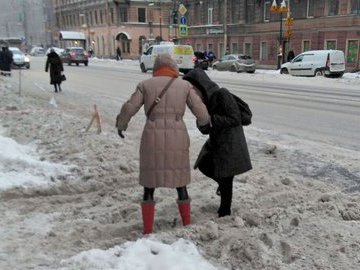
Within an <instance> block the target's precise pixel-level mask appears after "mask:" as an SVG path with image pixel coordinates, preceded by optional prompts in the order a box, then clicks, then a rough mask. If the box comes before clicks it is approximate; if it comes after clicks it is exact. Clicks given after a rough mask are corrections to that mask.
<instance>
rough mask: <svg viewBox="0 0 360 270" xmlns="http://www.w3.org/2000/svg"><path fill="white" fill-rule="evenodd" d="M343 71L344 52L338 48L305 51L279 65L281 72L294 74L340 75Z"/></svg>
mask: <svg viewBox="0 0 360 270" xmlns="http://www.w3.org/2000/svg"><path fill="white" fill-rule="evenodd" d="M344 72H345V57H344V52H343V51H339V50H316V51H307V52H303V53H301V54H299V55H297V56H296V57H295V58H294V59H293V60H292V61H291V62H287V63H285V64H282V65H281V70H280V73H281V74H291V75H294V76H322V75H325V76H326V77H341V76H342V75H343V74H344Z"/></svg>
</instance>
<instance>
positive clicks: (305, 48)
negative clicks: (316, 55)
mask: <svg viewBox="0 0 360 270" xmlns="http://www.w3.org/2000/svg"><path fill="white" fill-rule="evenodd" d="M302 51H303V52H306V51H310V40H303V41H302Z"/></svg>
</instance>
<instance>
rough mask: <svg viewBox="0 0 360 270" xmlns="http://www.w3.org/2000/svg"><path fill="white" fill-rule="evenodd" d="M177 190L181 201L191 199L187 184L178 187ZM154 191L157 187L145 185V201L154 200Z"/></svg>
mask: <svg viewBox="0 0 360 270" xmlns="http://www.w3.org/2000/svg"><path fill="white" fill-rule="evenodd" d="M176 191H177V193H178V199H179V201H184V200H188V199H189V194H188V192H187V189H186V186H183V187H177V188H176ZM154 192H155V188H147V187H144V197H143V200H144V201H153V200H154Z"/></svg>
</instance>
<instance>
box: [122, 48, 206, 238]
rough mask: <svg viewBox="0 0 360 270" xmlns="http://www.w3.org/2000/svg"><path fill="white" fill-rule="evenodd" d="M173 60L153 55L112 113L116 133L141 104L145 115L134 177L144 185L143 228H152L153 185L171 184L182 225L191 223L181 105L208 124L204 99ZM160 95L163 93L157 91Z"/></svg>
mask: <svg viewBox="0 0 360 270" xmlns="http://www.w3.org/2000/svg"><path fill="white" fill-rule="evenodd" d="M178 76H179V69H178V67H177V64H176V62H175V61H174V60H173V59H172V58H171V56H170V55H169V54H160V55H158V56H157V58H156V59H155V63H154V68H153V77H152V78H150V79H147V80H144V81H142V82H140V83H139V84H138V85H137V87H136V90H135V92H134V93H133V94H132V96H131V97H130V99H129V100H128V101H127V102H126V103H125V104H124V105H123V106H122V108H121V111H120V113H119V114H118V116H117V118H116V128H117V129H118V134H119V136H120V137H121V138H124V135H123V132H124V131H125V130H126V129H127V127H128V123H129V121H130V119H131V117H132V116H134V115H135V114H136V113H137V112H138V111H139V109H140V108H141V107H142V105H144V110H145V114H146V116H147V120H146V123H145V127H144V130H143V133H142V138H141V144H140V177H139V183H140V185H141V186H143V187H144V195H143V201H142V203H141V209H142V219H143V225H144V230H143V233H144V234H149V233H152V232H153V223H154V215H155V201H154V192H155V189H156V188H160V187H165V188H173V189H175V188H176V190H177V193H178V200H177V203H178V209H179V212H180V216H181V219H182V224H183V225H184V226H186V225H189V224H190V223H191V220H190V197H189V195H188V191H187V185H188V184H189V183H190V160H189V145H190V139H189V135H188V132H187V128H186V126H185V123H184V121H183V116H184V112H185V108H186V106H187V107H189V108H190V110H191V112H192V113H193V114H194V115H195V117H196V118H197V123H198V125H199V126H205V125H208V124H209V115H208V112H207V109H206V107H205V104H204V103H203V102H202V100H201V98H200V96H199V95H198V94H197V92H196V91H195V89H194V88H193V87H192V85H191V84H190V83H188V82H186V81H184V80H182V79H180V78H178ZM162 96H163V97H162Z"/></svg>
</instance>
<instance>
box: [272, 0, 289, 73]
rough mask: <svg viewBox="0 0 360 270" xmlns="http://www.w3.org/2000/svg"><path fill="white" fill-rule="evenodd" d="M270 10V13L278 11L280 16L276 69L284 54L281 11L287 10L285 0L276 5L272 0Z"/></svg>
mask: <svg viewBox="0 0 360 270" xmlns="http://www.w3.org/2000/svg"><path fill="white" fill-rule="evenodd" d="M270 11H271V12H272V13H278V14H279V16H280V32H279V48H278V59H277V60H278V61H277V69H280V67H281V63H282V61H283V54H284V48H283V47H284V44H283V36H282V21H283V15H282V14H283V13H287V12H288V8H287V6H286V3H285V0H282V2H281V4H280V6H278V5H277V3H276V0H274V1H273V3H272V5H271V8H270Z"/></svg>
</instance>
